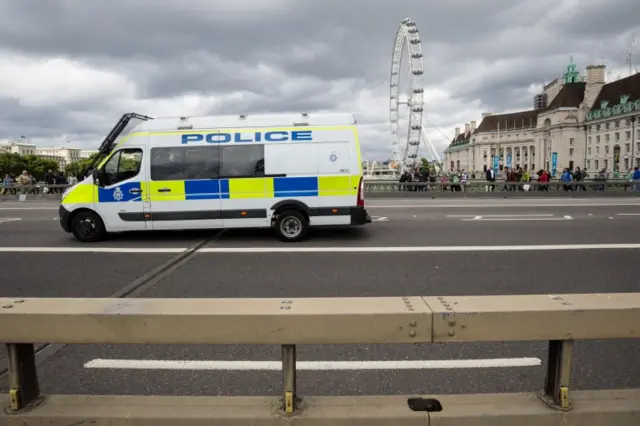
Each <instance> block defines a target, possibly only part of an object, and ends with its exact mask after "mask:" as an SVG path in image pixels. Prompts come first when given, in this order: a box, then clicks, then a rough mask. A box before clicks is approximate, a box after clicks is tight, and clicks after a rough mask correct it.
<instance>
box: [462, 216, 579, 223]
mask: <svg viewBox="0 0 640 426" xmlns="http://www.w3.org/2000/svg"><path fill="white" fill-rule="evenodd" d="M480 217H482V216H480ZM474 220H478V219H475V218H473V219H462V221H463V222H469V221H474ZM532 220H535V221H548V220H552V221H555V220H572V219H571V218H567V217H486V216H485V217H484V218H482V219H481V221H482V222H523V221H532Z"/></svg>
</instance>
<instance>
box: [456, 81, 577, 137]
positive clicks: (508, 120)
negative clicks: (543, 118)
mask: <svg viewBox="0 0 640 426" xmlns="http://www.w3.org/2000/svg"><path fill="white" fill-rule="evenodd" d="M586 85H587V84H586V83H585V82H577V83H566V84H564V85H563V86H562V89H560V91H559V92H558V94H557V95H556V97H555V98H553V100H552V101H551V103H550V104H549V105H548V106H547V107H546V108H540V109H529V110H526V111H518V112H512V113H509V114H496V115H488V116H486V117H484V118H483V119H482V121H481V122H480V125H479V126H478V128H477V129H476V130H475V132H474V133H476V132H478V133H480V132H495V131H497V130H500V131H510V130H523V129H530V128H535V127H536V125H537V122H538V114H540V113H543V112H545V111H549V110H553V109H556V108H561V107H565V108H567V107H572V108H577V107H579V106H580V104H581V103H582V101H583V100H584V92H585V88H586ZM498 126H499V128H498ZM465 139H466V138H465V136H464V134H461V135H458V137H457V138H454V139H453V141H452V143H451V146H455V145H456V144H458V143H461V142H462V141H463V140H465Z"/></svg>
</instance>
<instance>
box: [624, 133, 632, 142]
mask: <svg viewBox="0 0 640 426" xmlns="http://www.w3.org/2000/svg"><path fill="white" fill-rule="evenodd" d="M624 137H625V138H626V139H627V140H629V139H631V131H626V132H624Z"/></svg>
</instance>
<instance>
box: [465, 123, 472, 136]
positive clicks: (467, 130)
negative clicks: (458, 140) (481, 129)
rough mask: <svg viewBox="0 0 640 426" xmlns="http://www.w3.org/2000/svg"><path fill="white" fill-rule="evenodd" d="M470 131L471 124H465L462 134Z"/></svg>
mask: <svg viewBox="0 0 640 426" xmlns="http://www.w3.org/2000/svg"><path fill="white" fill-rule="evenodd" d="M470 131H471V124H469V123H465V125H464V133H465V134H467V133H469V132H470Z"/></svg>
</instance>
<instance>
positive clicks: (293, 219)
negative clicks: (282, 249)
mask: <svg viewBox="0 0 640 426" xmlns="http://www.w3.org/2000/svg"><path fill="white" fill-rule="evenodd" d="M274 229H275V231H276V235H277V236H278V239H279V240H280V241H285V242H289V243H294V242H297V241H302V240H304V239H305V238H306V237H307V233H308V231H309V221H308V220H307V218H306V217H304V215H303V214H302V213H300V212H299V211H297V210H286V211H284V212H282V213H280V214H278V218H277V219H276V221H275V224H274Z"/></svg>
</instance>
